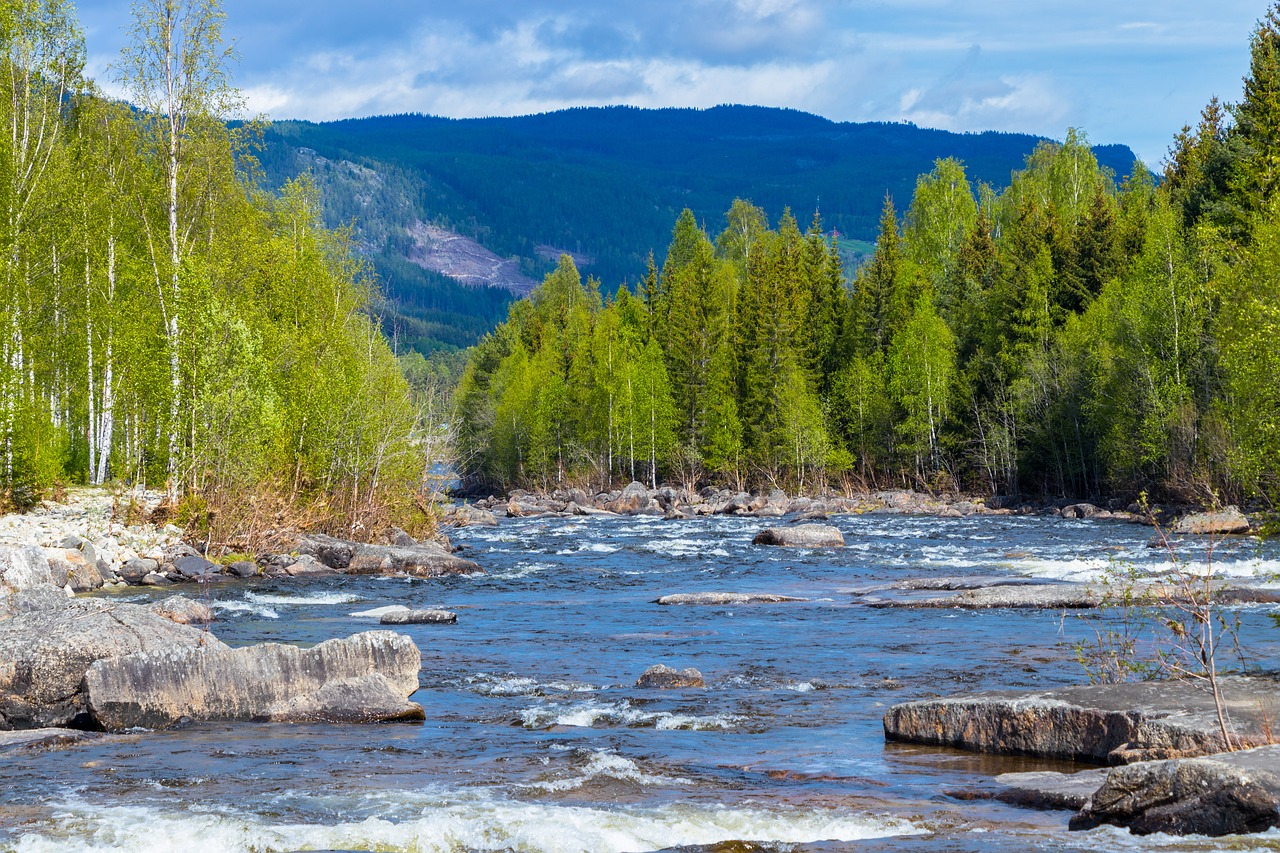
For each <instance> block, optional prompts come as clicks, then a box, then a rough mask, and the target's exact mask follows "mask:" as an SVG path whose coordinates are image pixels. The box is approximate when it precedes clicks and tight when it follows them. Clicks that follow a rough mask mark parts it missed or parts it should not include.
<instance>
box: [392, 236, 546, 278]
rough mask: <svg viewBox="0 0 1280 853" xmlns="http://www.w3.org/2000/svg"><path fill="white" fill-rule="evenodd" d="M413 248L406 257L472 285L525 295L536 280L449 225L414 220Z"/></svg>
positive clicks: (517, 266) (512, 262) (426, 267)
mask: <svg viewBox="0 0 1280 853" xmlns="http://www.w3.org/2000/svg"><path fill="white" fill-rule="evenodd" d="M408 232H409V236H411V237H412V238H413V241H414V245H413V248H412V249H410V250H409V252H408V254H407V255H406V257H407V258H408V260H409V261H411V262H412V263H415V264H417V265H418V266H420V267H422V268H423V269H428V270H431V271H432V272H438V273H440V274H441V275H446V276H448V277H449V278H451V279H453V280H454V281H456V282H458V283H460V284H465V285H468V286H470V287H502V288H505V289H507V290H510V291H511V292H512V293H514V294H516V295H517V296H524V295H525V294H527V293H529V292H530V291H532V290H533V288H534V287H536V286H537V282H536V281H534V280H533V279H531V278H529V277H528V276H526V275H525V274H524V273H522V272H520V265H519V264H518V263H516V262H515V261H513V260H510V259H504V258H500V257H498V256H497V255H495V254H494V253H493V252H490V251H489V250H488V249H486V248H485V247H484V246H481V245H480V244H479V243H477V242H476V241H475V240H472V239H470V238H468V237H463V236H462V235H461V234H455V233H454V232H452V231H449V230H448V229H446V228H440V227H439V226H436V225H429V224H427V223H425V222H415V223H413V224H412V225H411V226H409V228H408Z"/></svg>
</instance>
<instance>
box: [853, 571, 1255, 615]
mask: <svg viewBox="0 0 1280 853" xmlns="http://www.w3.org/2000/svg"><path fill="white" fill-rule="evenodd" d="M1214 586H1215V589H1214V593H1213V595H1214V597H1215V599H1216V600H1218V601H1220V602H1222V603H1224V604H1274V603H1276V602H1277V601H1278V600H1280V595H1278V594H1277V592H1276V590H1272V589H1266V588H1264V587H1259V586H1248V585H1238V586H1236V585H1229V584H1227V583H1226V582H1215V584H1214ZM894 588H895V589H893V590H889V591H881V592H878V593H877V594H875V595H867V596H865V597H864V598H863V599H862V602H863V603H864V604H866V605H867V606H868V607H876V608H907V609H916V610H924V609H930V608H952V607H960V608H967V609H971V610H989V609H997V608H1007V609H1013V610H1082V609H1087V608H1097V607H1104V606H1108V605H1117V606H1119V604H1120V602H1119V601H1117V600H1116V599H1117V597H1118V596H1119V595H1120V594H1121V593H1120V592H1118V591H1117V590H1115V589H1109V588H1108V587H1107V586H1106V585H1104V584H1088V583H1065V582H1054V583H1045V582H1042V581H1034V580H1030V579H1019V580H1010V581H996V582H986V579H982V578H976V579H972V580H970V581H968V582H966V581H965V580H963V579H959V578H937V579H928V578H924V579H919V580H908V581H900V582H899V583H898V584H895V585H894ZM898 589H900V590H902V591H901V592H897V591H896V590H898ZM1123 593H1124V594H1127V595H1128V597H1129V598H1130V600H1132V601H1135V602H1142V601H1151V602H1156V601H1171V602H1172V601H1179V600H1182V599H1183V598H1184V597H1185V590H1182V589H1180V588H1179V587H1177V586H1174V585H1171V584H1166V583H1156V582H1149V583H1147V582H1142V583H1135V584H1133V585H1131V586H1129V587H1127V588H1125V589H1124V590H1123Z"/></svg>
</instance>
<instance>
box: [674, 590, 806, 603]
mask: <svg viewBox="0 0 1280 853" xmlns="http://www.w3.org/2000/svg"><path fill="white" fill-rule="evenodd" d="M808 600H809V599H807V598H795V597H793V596H790V595H775V594H773V593H768V592H678V593H675V594H674V595H664V596H662V598H659V599H658V600H657V601H656V602H654V603H655V604H663V605H670V604H702V605H723V604H781V603H783V602H787V601H808Z"/></svg>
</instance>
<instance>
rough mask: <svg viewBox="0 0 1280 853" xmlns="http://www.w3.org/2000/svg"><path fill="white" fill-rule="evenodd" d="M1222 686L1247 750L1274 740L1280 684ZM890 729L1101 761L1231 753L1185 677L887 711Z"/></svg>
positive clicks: (898, 735) (1015, 751) (1202, 697)
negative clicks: (1270, 716) (1269, 713)
mask: <svg viewBox="0 0 1280 853" xmlns="http://www.w3.org/2000/svg"><path fill="white" fill-rule="evenodd" d="M1220 684H1221V689H1222V694H1223V697H1224V700H1225V702H1226V704H1227V709H1228V711H1229V713H1230V715H1231V719H1232V721H1233V723H1234V724H1235V727H1236V730H1235V734H1236V736H1237V737H1238V738H1239V739H1240V740H1241V742H1242V743H1243V744H1244V745H1246V746H1258V745H1262V744H1265V743H1266V742H1267V731H1268V727H1269V725H1270V723H1269V721H1268V720H1267V719H1266V715H1265V709H1266V708H1267V707H1269V703H1272V702H1273V701H1274V696H1275V692H1276V687H1277V682H1276V680H1275V679H1272V678H1266V677H1261V676H1255V677H1244V676H1231V677H1224V678H1222V679H1221V681H1220ZM884 731H885V737H886V738H887V739H889V740H895V741H906V742H911V743H927V744H936V745H940V746H951V747H956V748H959V749H967V750H971V751H974V752H990V753H998V754H1005V755H1034V756H1037V757H1041V758H1061V759H1067V760H1073V761H1088V762H1092V763H1096V764H1130V763H1133V762H1136V761H1145V760H1151V759H1165V758H1178V757H1193V756H1199V755H1208V754H1211V753H1215V752H1218V751H1220V750H1221V748H1222V738H1221V735H1220V734H1219V732H1218V721H1217V715H1216V713H1215V710H1214V706H1213V699H1212V696H1210V694H1209V693H1208V692H1207V691H1204V690H1201V689H1199V688H1198V686H1197V685H1194V684H1189V683H1187V682H1183V681H1141V682H1132V683H1123V684H1096V685H1088V686H1083V687H1066V688H1062V689H1059V690H1048V691H1044V692H1040V693H1018V692H1012V691H995V692H991V693H980V694H976V695H973V696H961V697H954V698H949V699H925V700H919V701H915V702H907V703H904V704H901V705H894V706H893V707H891V708H890V709H889V711H888V713H886V714H885V716H884Z"/></svg>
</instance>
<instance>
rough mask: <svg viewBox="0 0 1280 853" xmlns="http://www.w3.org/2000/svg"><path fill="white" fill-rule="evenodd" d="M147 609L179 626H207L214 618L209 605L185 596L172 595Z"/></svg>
mask: <svg viewBox="0 0 1280 853" xmlns="http://www.w3.org/2000/svg"><path fill="white" fill-rule="evenodd" d="M147 609H148V610H150V611H151V612H152V613H154V614H156V615H157V616H163V617H164V618H165V619H168V620H169V621H170V622H177V623H178V624H179V625H207V624H209V623H210V622H212V621H213V618H214V617H213V610H211V609H210V608H209V605H207V604H204V603H202V602H199V601H192V600H191V599H189V598H187V597H186V596H185V595H171V596H169V597H168V598H165V599H161V600H160V601H157V602H154V603H152V604H151V605H150V606H149V607H148V608H147Z"/></svg>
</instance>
